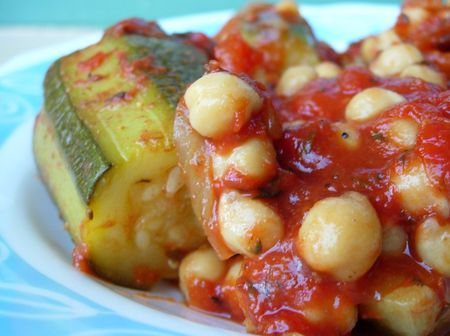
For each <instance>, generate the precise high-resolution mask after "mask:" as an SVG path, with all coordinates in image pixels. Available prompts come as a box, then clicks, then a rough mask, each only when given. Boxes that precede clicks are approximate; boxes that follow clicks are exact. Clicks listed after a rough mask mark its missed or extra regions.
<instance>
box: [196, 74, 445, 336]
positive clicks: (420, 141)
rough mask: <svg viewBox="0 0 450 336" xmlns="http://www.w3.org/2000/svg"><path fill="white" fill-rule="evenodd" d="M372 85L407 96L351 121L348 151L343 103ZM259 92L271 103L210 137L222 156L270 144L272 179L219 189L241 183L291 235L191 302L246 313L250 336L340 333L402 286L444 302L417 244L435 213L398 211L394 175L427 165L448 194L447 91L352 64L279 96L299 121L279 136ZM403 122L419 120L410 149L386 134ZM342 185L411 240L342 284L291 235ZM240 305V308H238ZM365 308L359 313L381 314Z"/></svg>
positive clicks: (280, 105)
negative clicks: (244, 145) (315, 266)
mask: <svg viewBox="0 0 450 336" xmlns="http://www.w3.org/2000/svg"><path fill="white" fill-rule="evenodd" d="M374 86H377V87H382V88H386V89H389V90H393V91H395V92H397V93H400V94H401V95H402V96H403V97H405V98H406V100H407V101H406V102H404V103H402V104H399V105H396V106H394V107H393V108H391V109H388V110H386V111H385V112H383V113H382V114H381V115H380V116H378V117H377V118H374V119H373V120H370V121H367V122H365V123H361V124H357V125H353V127H355V128H356V129H357V131H358V133H359V138H360V140H359V141H360V143H359V145H358V146H357V147H356V148H352V147H349V146H347V145H346V141H348V140H349V136H351V134H344V133H345V132H343V131H342V129H341V128H339V127H338V126H337V125H336V122H337V121H340V122H342V121H344V120H345V116H344V111H345V106H346V105H347V103H348V102H349V100H350V99H351V98H352V97H353V96H354V95H355V94H356V93H358V92H360V91H362V90H363V89H366V88H368V87H374ZM260 93H261V95H262V96H265V97H266V105H265V107H264V108H263V109H262V111H260V114H258V115H256V116H255V117H253V118H252V120H251V121H250V122H249V123H248V124H247V125H245V127H244V128H243V129H242V130H241V131H239V132H238V133H236V134H232V135H230V136H227V137H225V138H223V139H219V140H217V141H210V140H205V141H207V143H208V144H209V145H208V146H209V147H208V148H210V150H211V151H213V152H216V153H227V152H229V151H230V150H231V149H232V148H234V147H235V146H236V145H237V144H239V143H241V142H242V141H244V140H245V139H248V138H250V137H265V138H267V139H269V140H271V141H274V144H275V148H276V152H277V156H278V164H279V167H278V171H277V174H276V177H275V178H274V179H273V180H271V181H270V183H268V184H266V185H265V186H263V187H261V188H257V189H255V188H254V185H258V183H253V184H252V183H250V184H246V183H245V179H242V177H241V176H239V175H236V174H235V175H233V174H228V175H226V179H224V180H222V181H221V182H220V183H218V182H217V183H216V184H214V185H213V187H214V191H215V195H220V193H221V192H222V190H223V189H224V188H237V189H239V190H241V191H245V193H247V194H248V195H252V196H256V197H258V198H259V199H260V200H261V201H263V202H265V203H266V204H268V205H270V206H271V207H272V208H273V209H276V211H277V213H278V214H280V215H281V216H282V219H283V220H284V223H285V237H284V238H283V239H282V240H281V241H280V242H279V243H278V244H276V245H275V246H274V247H272V248H271V249H270V250H268V251H262V253H261V254H260V255H259V256H257V257H255V258H244V270H243V272H242V275H241V276H240V278H239V279H238V282H237V285H236V287H235V288H234V289H231V290H230V289H229V288H228V287H226V285H223V282H221V281H218V282H217V283H215V284H211V283H210V284H208V286H209V287H208V286H206V284H204V283H203V282H202V283H198V284H195V283H192V284H191V286H193V288H191V289H192V292H190V296H191V300H190V303H191V304H192V305H194V306H196V307H199V308H201V309H203V310H208V311H214V312H216V313H217V312H220V313H228V314H230V315H231V316H233V317H234V319H237V320H240V319H242V317H243V316H245V318H246V324H247V326H249V331H252V332H256V333H262V334H282V333H286V332H300V333H303V334H305V335H319V336H320V335H341V334H344V333H345V332H347V331H348V328H349V323H350V326H351V322H349V321H353V320H352V318H354V314H355V310H354V309H356V308H355V307H356V306H357V305H361V304H364V303H368V302H370V301H371V300H374V299H376V300H377V299H380V298H382V297H383V295H386V294H388V293H390V292H391V291H392V290H393V289H395V288H398V287H401V286H408V285H413V284H425V285H427V286H429V287H430V288H432V289H434V291H435V292H436V293H437V294H438V295H439V296H440V298H441V299H444V296H445V292H446V290H448V289H447V286H448V285H447V284H446V281H445V278H444V277H442V276H441V275H439V274H438V273H436V272H434V271H433V270H432V269H431V268H430V267H429V266H427V265H425V264H424V263H422V262H421V261H420V259H419V258H418V257H417V255H416V254H415V251H414V248H413V246H414V234H415V229H416V227H417V225H418V224H419V223H420V222H421V221H422V220H424V219H425V218H427V217H429V216H433V215H435V213H434V212H433V210H425V211H424V212H423V213H421V214H419V215H417V214H415V215H414V214H411V213H408V212H407V211H406V210H404V209H402V206H401V203H400V200H399V197H398V195H397V194H396V192H395V188H394V186H393V182H392V177H393V174H396V173H397V172H398V171H399V169H400V170H401V169H402V168H401V167H403V166H404V165H405V164H407V163H408V162H413V161H414V162H415V161H418V162H422V163H423V164H424V166H425V168H426V170H427V172H429V174H430V177H431V178H432V180H433V181H434V183H435V185H436V186H437V187H438V188H439V189H440V190H441V191H444V192H445V193H446V195H447V197H448V195H449V191H450V185H449V176H450V164H449V162H450V160H449V158H450V157H449V156H450V151H449V148H450V122H449V113H448V111H449V104H450V94H449V93H448V92H447V91H444V89H442V88H441V87H439V86H437V85H433V84H429V83H426V82H424V81H422V80H420V79H412V78H402V79H400V78H379V77H376V76H374V75H372V74H371V73H370V72H369V71H368V70H366V69H362V68H356V67H352V68H348V69H346V70H345V71H344V72H343V73H342V74H341V75H340V76H339V77H338V78H337V79H318V80H315V81H314V82H312V83H310V84H309V85H307V86H306V87H304V88H303V89H302V90H300V91H299V92H298V94H296V95H295V96H293V97H291V98H283V97H275V98H274V99H275V106H276V111H277V113H278V114H277V116H278V117H279V118H280V119H281V120H282V121H284V122H292V121H296V120H301V121H302V122H300V123H298V124H296V125H291V126H288V127H285V129H284V131H283V132H282V135H281V137H276V136H271V135H270V134H269V133H268V131H267V129H268V128H267V125H268V124H267V123H266V122H265V121H266V120H267V118H264V117H263V116H264V114H265V113H268V111H271V108H272V107H271V106H272V105H271V104H270V99H271V98H270V95H269V94H268V92H265V91H260ZM398 118H410V119H412V120H414V121H416V122H417V123H418V125H419V132H418V138H417V145H416V146H415V148H414V149H413V150H405V149H402V148H401V147H398V146H397V145H395V144H394V143H391V142H390V141H389V140H388V135H387V129H388V128H389V126H388V125H389V123H390V122H392V121H394V120H397V119H398ZM399 167H400V168H399ZM253 182H254V181H253ZM257 182H258V181H257ZM346 191H357V192H359V193H362V194H364V195H366V196H367V197H368V198H369V200H370V202H371V204H372V205H373V206H374V208H375V209H376V211H377V214H378V217H379V218H380V222H381V223H382V224H383V225H386V224H387V223H389V224H390V225H398V226H401V227H402V228H403V229H404V230H405V231H406V233H407V234H408V235H409V237H410V238H409V239H408V244H407V247H406V248H405V250H404V251H403V253H401V254H400V255H396V256H394V255H381V256H380V257H379V258H378V260H377V261H376V263H375V264H374V265H373V266H372V268H371V269H370V270H369V272H367V273H366V274H365V275H364V276H363V277H362V278H360V279H358V280H356V281H350V282H339V281H335V280H333V279H332V278H331V277H330V276H329V275H327V274H320V273H317V272H314V271H312V270H311V269H310V268H309V267H308V265H307V264H306V263H304V262H303V261H302V259H301V257H300V256H299V255H298V252H297V251H296V248H295V243H294V240H295V238H296V235H297V232H298V229H299V227H300V225H301V222H302V219H303V217H304V215H305V213H306V212H307V211H308V210H309V209H310V208H311V207H312V206H313V205H314V203H315V202H317V201H319V200H321V199H323V198H326V197H330V196H339V195H341V194H342V193H344V192H346ZM215 211H216V209H215V210H214V213H215ZM210 225H211V231H209V234H208V236H209V235H212V236H214V237H216V240H214V239H213V240H212V242H213V245H214V244H215V245H214V246H215V247H216V249H218V250H220V249H221V248H226V247H224V246H222V245H223V240H221V239H220V238H221V237H220V233H219V232H218V229H217V219H216V218H215V217H213V218H212V219H211V222H210ZM355 253H358V251H355ZM221 286H223V287H221ZM191 293H192V294H191ZM230 293H234V295H231V296H230ZM213 295H214V297H218V298H220V300H216V299H213V298H212V296H213ZM217 302H220V304H219V305H218V303H217ZM236 306H238V307H239V309H238V310H237V312H238V313H236V308H234V310H233V308H232V307H236ZM218 307H220V309H219V308H218ZM241 310H242V312H241ZM314 314H315V315H314ZM364 314H365V315H363V316H362V317H363V318H371V319H377V318H378V317H377V316H370V315H367V312H365V313H364ZM311 316H313V317H311ZM314 318H316V320H317V321H316V322H314V321H315V320H314Z"/></svg>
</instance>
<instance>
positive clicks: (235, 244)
mask: <svg viewBox="0 0 450 336" xmlns="http://www.w3.org/2000/svg"><path fill="white" fill-rule="evenodd" d="M218 218H219V227H220V233H221V234H222V237H223V239H224V241H225V243H226V244H227V246H228V247H229V248H230V249H231V250H232V251H233V252H236V253H239V254H244V255H247V256H250V257H252V256H256V255H258V254H259V253H261V252H263V251H265V250H267V249H269V248H270V247H272V246H273V245H275V244H276V243H277V242H278V241H279V240H280V239H281V238H282V237H283V233H284V226H283V221H282V220H281V218H280V216H278V214H277V213H276V212H275V211H274V210H272V209H271V208H269V207H268V206H267V205H265V204H264V203H262V202H261V201H259V200H254V199H251V198H250V197H245V196H243V195H241V194H239V193H238V192H236V191H228V192H224V193H223V194H222V195H221V197H220V200H219V216H218Z"/></svg>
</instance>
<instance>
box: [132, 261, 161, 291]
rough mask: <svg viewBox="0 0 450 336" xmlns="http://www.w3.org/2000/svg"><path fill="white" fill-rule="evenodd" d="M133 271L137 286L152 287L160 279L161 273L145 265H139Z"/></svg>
mask: <svg viewBox="0 0 450 336" xmlns="http://www.w3.org/2000/svg"><path fill="white" fill-rule="evenodd" d="M133 272H134V273H133V276H134V280H133V284H134V285H135V286H136V287H137V288H143V289H147V288H151V287H152V286H153V285H154V284H155V283H156V282H157V281H158V280H159V273H158V272H155V271H154V270H152V269H151V268H149V267H147V266H144V265H142V266H137V267H136V268H135V269H134V271H133Z"/></svg>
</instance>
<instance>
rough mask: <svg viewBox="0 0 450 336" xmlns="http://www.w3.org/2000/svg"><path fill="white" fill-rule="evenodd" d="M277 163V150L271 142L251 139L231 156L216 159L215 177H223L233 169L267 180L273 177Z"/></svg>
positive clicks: (214, 160)
mask: <svg viewBox="0 0 450 336" xmlns="http://www.w3.org/2000/svg"><path fill="white" fill-rule="evenodd" d="M276 162H277V161H276V153H275V149H274V148H273V146H272V144H271V143H270V142H269V141H267V140H262V139H257V138H255V139H250V140H247V141H246V142H244V143H243V144H242V145H240V146H238V147H236V148H234V149H233V151H232V152H231V154H230V155H229V156H226V157H224V156H219V155H217V156H215V157H214V159H213V167H214V177H215V178H217V177H220V176H222V175H223V174H225V173H226V171H227V169H228V168H229V167H233V168H234V169H235V170H237V171H238V172H240V173H241V174H243V175H244V176H248V177H251V178H255V179H260V180H265V179H267V178H270V177H272V176H273V174H274V172H275V168H276Z"/></svg>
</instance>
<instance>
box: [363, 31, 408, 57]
mask: <svg viewBox="0 0 450 336" xmlns="http://www.w3.org/2000/svg"><path fill="white" fill-rule="evenodd" d="M400 42H401V40H400V37H398V35H397V34H396V33H395V32H394V31H393V30H392V29H389V30H386V31H384V32H382V33H380V34H379V35H378V36H370V37H368V38H366V39H365V40H364V41H363V43H362V45H361V55H362V57H363V59H364V61H366V62H367V63H369V62H371V61H373V60H374V59H375V57H376V56H377V54H378V53H379V52H380V51H383V50H385V49H387V48H389V47H391V46H393V45H394V44H397V43H400Z"/></svg>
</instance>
